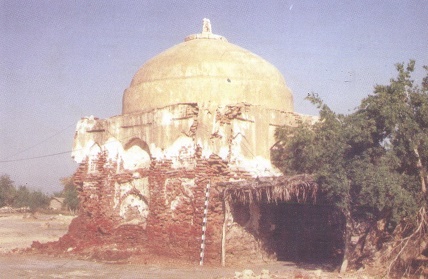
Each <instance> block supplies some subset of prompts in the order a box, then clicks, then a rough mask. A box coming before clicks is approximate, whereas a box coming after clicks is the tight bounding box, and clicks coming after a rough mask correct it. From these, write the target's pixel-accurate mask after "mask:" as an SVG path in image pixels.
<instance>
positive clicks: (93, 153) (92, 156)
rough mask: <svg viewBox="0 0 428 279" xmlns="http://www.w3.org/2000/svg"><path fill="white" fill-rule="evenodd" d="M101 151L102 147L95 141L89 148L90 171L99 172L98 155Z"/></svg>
mask: <svg viewBox="0 0 428 279" xmlns="http://www.w3.org/2000/svg"><path fill="white" fill-rule="evenodd" d="M100 153H101V147H100V146H99V145H98V144H97V143H94V144H93V145H92V146H91V148H90V149H89V155H88V173H95V172H97V171H98V170H97V161H98V156H99V154H100Z"/></svg>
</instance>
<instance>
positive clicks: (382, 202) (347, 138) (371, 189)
mask: <svg viewBox="0 0 428 279" xmlns="http://www.w3.org/2000/svg"><path fill="white" fill-rule="evenodd" d="M414 68H415V62H414V61H410V62H409V63H408V64H407V65H404V63H401V64H397V65H396V69H397V71H398V75H397V77H396V78H395V79H391V81H390V84H389V85H376V86H375V88H374V92H373V94H372V95H369V96H368V97H366V98H365V99H363V100H362V102H361V104H360V106H359V107H358V108H357V109H356V111H355V112H353V113H351V114H349V115H342V114H337V113H334V112H333V111H332V110H331V109H330V108H329V107H328V106H327V105H326V104H324V103H323V102H322V100H321V99H320V98H319V97H318V96H317V95H316V94H311V95H309V96H308V98H307V99H308V100H309V101H311V102H312V103H313V104H315V105H316V106H317V107H318V109H319V110H320V120H319V121H318V122H317V123H316V124H314V125H312V126H309V125H305V124H302V125H300V126H299V127H297V128H290V127H284V128H282V129H278V130H277V131H276V137H277V139H278V141H279V143H278V144H277V146H276V149H275V150H274V153H273V155H272V159H273V162H274V163H275V164H276V165H277V166H278V167H279V168H280V169H281V170H282V171H283V172H284V173H285V174H295V173H310V174H314V175H315V177H316V180H317V182H318V183H319V186H320V188H321V189H322V193H323V198H324V199H323V200H324V202H327V203H333V204H335V205H337V206H339V207H340V208H342V209H345V210H348V211H353V210H356V209H357V208H358V209H361V208H363V209H364V211H365V212H366V213H367V214H371V215H372V216H374V217H375V218H386V219H387V220H388V221H389V222H390V223H396V222H397V221H398V220H401V219H403V218H413V217H414V216H416V212H417V210H418V208H420V207H421V206H425V203H426V194H425V193H426V184H427V183H428V181H427V180H428V177H427V166H428V76H427V77H425V78H424V79H423V81H422V85H421V86H416V85H414V81H413V80H411V74H412V72H413V71H414ZM424 68H425V69H426V70H428V68H427V67H424Z"/></svg>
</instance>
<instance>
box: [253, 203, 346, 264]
mask: <svg viewBox="0 0 428 279" xmlns="http://www.w3.org/2000/svg"><path fill="white" fill-rule="evenodd" d="M259 206H260V225H259V238H260V239H261V240H262V243H264V246H265V249H266V250H267V251H269V252H270V253H275V254H276V256H277V259H278V260H281V261H294V262H310V263H326V262H328V263H340V261H341V260H342V258H343V254H342V253H343V247H344V242H343V232H344V229H345V219H344V217H343V215H342V214H340V212H339V211H338V210H337V209H335V208H334V207H331V206H321V205H306V204H292V203H278V204H264V203H261V204H260V205H259Z"/></svg>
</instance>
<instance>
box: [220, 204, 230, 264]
mask: <svg viewBox="0 0 428 279" xmlns="http://www.w3.org/2000/svg"><path fill="white" fill-rule="evenodd" d="M223 211H224V220H223V232H222V237H221V265H222V266H226V231H227V230H226V229H227V221H228V219H229V211H230V210H229V203H228V202H227V201H226V199H223Z"/></svg>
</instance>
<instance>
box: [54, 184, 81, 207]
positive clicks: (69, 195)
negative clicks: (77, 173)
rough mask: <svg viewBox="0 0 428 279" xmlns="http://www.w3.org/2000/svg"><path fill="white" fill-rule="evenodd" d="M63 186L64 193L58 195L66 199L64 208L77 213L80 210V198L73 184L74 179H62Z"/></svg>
mask: <svg viewBox="0 0 428 279" xmlns="http://www.w3.org/2000/svg"><path fill="white" fill-rule="evenodd" d="M60 181H61V184H62V185H63V186H64V189H63V190H62V192H61V193H60V194H59V195H58V196H61V197H63V198H64V206H66V207H67V209H68V210H71V211H75V210H77V209H78V208H79V197H78V193H77V190H76V186H74V183H73V177H72V176H69V177H64V178H61V180H60Z"/></svg>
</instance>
